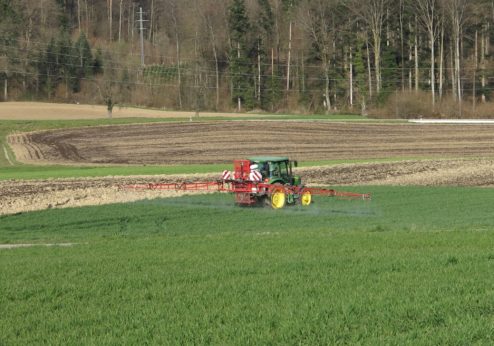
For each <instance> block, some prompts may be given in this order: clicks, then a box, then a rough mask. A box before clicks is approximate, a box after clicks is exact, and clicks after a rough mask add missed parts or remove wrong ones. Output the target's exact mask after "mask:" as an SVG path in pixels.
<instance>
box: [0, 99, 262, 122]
mask: <svg viewBox="0 0 494 346" xmlns="http://www.w3.org/2000/svg"><path fill="white" fill-rule="evenodd" d="M194 116H195V112H177V111H167V110H158V109H144V108H133V107H129V108H126V107H118V106H115V107H114V108H113V114H112V117H113V118H143V117H145V118H190V117H194ZM199 116H200V117H211V116H213V117H223V116H225V117H226V116H227V117H236V116H242V117H246V116H247V117H248V116H249V114H238V113H209V112H205V113H200V114H199ZM252 116H255V114H252ZM106 117H108V113H107V110H106V106H99V105H84V104H67V103H44V102H1V103H0V120H74V119H104V118H106Z"/></svg>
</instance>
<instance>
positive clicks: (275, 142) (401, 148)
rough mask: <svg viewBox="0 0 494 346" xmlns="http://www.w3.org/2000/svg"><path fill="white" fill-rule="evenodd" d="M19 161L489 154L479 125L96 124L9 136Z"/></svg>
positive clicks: (493, 135)
mask: <svg viewBox="0 0 494 346" xmlns="http://www.w3.org/2000/svg"><path fill="white" fill-rule="evenodd" d="M9 144H10V145H11V146H12V148H13V150H14V152H15V153H16V157H17V159H18V160H19V161H21V162H26V163H41V164H43V163H62V164H190V163H219V162H223V163H226V162H231V161H232V160H233V159H236V158H243V157H248V156H252V155H260V154H261V155H286V156H289V157H290V158H291V159H294V160H299V161H311V160H334V159H344V160H351V159H372V158H397V157H400V158H407V157H408V158H414V157H440V158H444V157H450V158H452V157H492V155H493V153H494V128H493V127H490V126H486V125H409V124H393V125H389V124H388V125H383V124H361V123H359V124H349V123H329V122H301V121H300V122H296V121H293V122H289V121H284V122H281V121H276V122H274V121H233V122H232V121H230V122H214V123H208V122H193V123H159V124H141V125H124V126H122V125H120V126H101V127H91V128H79V129H64V130H53V131H41V132H35V133H29V134H22V135H12V136H10V137H9Z"/></svg>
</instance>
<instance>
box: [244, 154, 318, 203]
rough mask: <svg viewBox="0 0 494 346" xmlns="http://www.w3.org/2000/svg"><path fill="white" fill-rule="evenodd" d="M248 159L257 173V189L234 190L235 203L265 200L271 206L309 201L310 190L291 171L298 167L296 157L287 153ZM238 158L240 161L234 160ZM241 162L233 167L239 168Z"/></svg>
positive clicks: (310, 200) (249, 165)
mask: <svg viewBox="0 0 494 346" xmlns="http://www.w3.org/2000/svg"><path fill="white" fill-rule="evenodd" d="M247 161H248V167H249V168H248V169H249V170H250V172H254V173H256V174H257V180H258V181H259V182H260V184H259V185H258V187H257V188H256V191H252V192H251V193H248V194H246V193H240V194H237V204H241V205H245V204H254V203H256V204H259V203H265V204H267V205H270V206H271V207H272V208H273V209H281V208H283V207H284V206H285V205H287V204H288V205H294V204H297V203H299V204H301V205H304V206H307V205H310V204H311V202H312V194H311V192H310V190H309V189H304V187H303V186H302V181H301V179H300V176H298V175H294V174H293V167H297V161H290V160H289V159H288V157H277V156H273V157H271V156H256V157H250V158H248V160H246V161H244V164H245V163H247ZM237 162H241V161H237ZM244 164H241V166H239V164H238V163H237V164H236V167H237V168H235V170H236V171H242V169H243V168H242V167H243V165H244Z"/></svg>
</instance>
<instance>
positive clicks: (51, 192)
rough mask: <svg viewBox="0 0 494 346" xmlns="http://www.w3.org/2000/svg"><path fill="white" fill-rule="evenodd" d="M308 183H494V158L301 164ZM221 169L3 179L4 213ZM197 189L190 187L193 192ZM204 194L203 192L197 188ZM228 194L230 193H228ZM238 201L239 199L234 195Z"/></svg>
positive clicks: (133, 196) (153, 194) (110, 198)
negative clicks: (157, 174) (103, 176)
mask: <svg viewBox="0 0 494 346" xmlns="http://www.w3.org/2000/svg"><path fill="white" fill-rule="evenodd" d="M296 173H297V174H299V175H300V176H301V177H302V180H303V182H304V183H305V184H308V185H322V186H333V185H421V186H446V185H447V186H482V187H494V160H489V159H482V160H478V159H477V160H441V161H402V162H389V163H367V164H344V165H337V166H331V167H316V168H299V169H297V170H296ZM219 177H220V173H218V174H193V175H166V176H136V177H106V178H86V179H47V180H36V181H32V180H25V181H23V180H10V181H0V215H5V214H15V213H21V212H26V211H34V210H42V209H49V208H66V207H77V206H87V205H102V204H109V203H122V202H131V201H137V200H142V199H154V198H163V197H178V196H181V195H183V194H185V193H184V192H183V191H152V190H142V191H137V190H133V189H125V188H123V189H122V188H121V187H122V186H125V185H133V184H139V183H173V182H183V181H211V180H217V179H218V178H219ZM192 193H194V192H187V194H192ZM196 193H200V192H196ZM225 198H229V197H228V196H225ZM232 203H233V199H232Z"/></svg>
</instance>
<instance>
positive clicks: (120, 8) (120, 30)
mask: <svg viewBox="0 0 494 346" xmlns="http://www.w3.org/2000/svg"><path fill="white" fill-rule="evenodd" d="M122 12H123V0H120V6H119V14H118V42H120V40H121V39H122V14H123V13H122Z"/></svg>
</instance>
